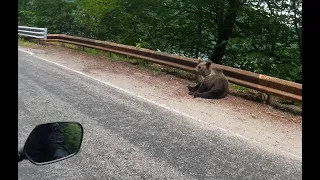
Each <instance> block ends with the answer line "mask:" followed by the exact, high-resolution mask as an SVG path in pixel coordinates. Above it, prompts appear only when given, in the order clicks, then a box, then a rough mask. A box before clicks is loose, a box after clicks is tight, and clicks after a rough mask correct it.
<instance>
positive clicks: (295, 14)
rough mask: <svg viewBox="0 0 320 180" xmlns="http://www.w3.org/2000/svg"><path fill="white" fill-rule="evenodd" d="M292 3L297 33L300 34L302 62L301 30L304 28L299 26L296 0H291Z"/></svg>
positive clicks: (299, 42)
mask: <svg viewBox="0 0 320 180" xmlns="http://www.w3.org/2000/svg"><path fill="white" fill-rule="evenodd" d="M291 3H292V4H291V5H292V9H293V13H294V15H293V21H294V27H295V31H296V34H297V36H298V44H299V49H300V63H302V38H301V34H302V33H301V32H302V31H301V30H302V28H299V27H298V23H299V22H298V19H297V6H296V1H295V0H291Z"/></svg>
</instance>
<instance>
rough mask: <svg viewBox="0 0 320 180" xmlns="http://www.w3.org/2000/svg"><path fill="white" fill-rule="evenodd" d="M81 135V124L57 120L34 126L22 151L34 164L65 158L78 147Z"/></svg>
mask: <svg viewBox="0 0 320 180" xmlns="http://www.w3.org/2000/svg"><path fill="white" fill-rule="evenodd" d="M82 136H83V128H82V126H81V124H78V123H74V122H57V123H48V124H41V125H39V126H37V127H35V128H34V130H33V131H32V132H31V134H30V135H29V137H28V139H27V141H26V144H25V146H24V152H25V154H26V156H27V157H28V159H29V160H30V161H31V162H33V163H34V164H37V165H39V164H47V163H48V162H50V161H58V160H62V159H66V158H68V157H71V156H72V155H74V154H76V153H77V152H78V150H79V149H80V146H81V142H82Z"/></svg>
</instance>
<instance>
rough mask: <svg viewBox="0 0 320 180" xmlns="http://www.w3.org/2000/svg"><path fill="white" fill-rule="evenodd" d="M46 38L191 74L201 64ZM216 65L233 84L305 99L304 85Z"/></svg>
mask: <svg viewBox="0 0 320 180" xmlns="http://www.w3.org/2000/svg"><path fill="white" fill-rule="evenodd" d="M47 41H57V42H63V43H68V44H74V45H78V46H83V47H89V48H94V49H98V50H103V51H107V52H112V53H116V54H121V55H126V56H130V57H133V58H138V59H143V60H146V61H150V62H153V63H157V64H161V65H166V66H170V67H174V68H178V69H182V70H185V71H189V72H192V73H195V71H194V68H195V67H196V66H197V64H198V59H194V58H186V57H181V56H176V55H170V54H167V53H162V52H157V51H152V50H148V49H144V48H136V47H134V46H126V45H122V44H116V43H112V42H106V41H99V40H92V39H88V38H81V37H74V36H67V35H63V34H48V40H47ZM213 65H214V66H216V67H218V68H221V69H222V70H223V72H224V74H225V75H226V76H227V78H228V80H229V81H230V82H231V83H234V84H238V85H241V86H244V87H248V88H251V89H255V90H258V91H261V92H264V93H266V94H268V95H274V96H278V97H282V98H285V99H288V100H292V101H295V102H302V84H299V83H294V82H290V81H286V80H282V79H278V78H274V77H270V76H266V75H262V74H257V73H253V72H249V71H244V70H241V69H237V68H232V67H228V66H223V65H218V64H213Z"/></svg>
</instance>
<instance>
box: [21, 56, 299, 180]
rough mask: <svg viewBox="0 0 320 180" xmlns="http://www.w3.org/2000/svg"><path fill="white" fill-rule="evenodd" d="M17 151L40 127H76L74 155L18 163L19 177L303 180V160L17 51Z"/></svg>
mask: <svg viewBox="0 0 320 180" xmlns="http://www.w3.org/2000/svg"><path fill="white" fill-rule="evenodd" d="M18 89H19V90H18V106H19V111H18V113H19V115H18V117H19V121H18V122H19V131H18V135H19V147H22V146H23V143H24V142H25V140H26V138H27V136H28V134H29V133H30V131H31V130H32V129H33V128H34V127H35V126H36V125H38V124H40V123H45V122H52V121H77V122H80V123H82V124H83V126H84V130H85V134H84V140H83V143H82V148H81V150H80V152H79V154H77V155H76V156H73V157H72V158H70V159H67V160H65V161H61V162H58V163H56V164H50V165H45V166H35V165H33V164H31V163H30V162H28V161H23V162H20V163H19V164H18V170H19V179H50V180H52V179H183V180H186V179H227V180H230V179H254V180H259V179H266V180H271V179H281V180H285V179H288V180H295V179H302V165H301V164H302V162H301V159H297V158H295V157H291V156H289V155H285V154H282V153H280V152H271V151H269V150H268V149H266V148H263V147H262V146H260V145H259V144H255V143H251V142H249V141H247V140H244V139H241V138H239V137H237V136H234V135H232V134H228V133H227V132H223V131H221V130H219V129H216V128H213V127H209V126H208V125H206V124H202V123H201V122H194V120H192V119H189V118H187V117H184V116H182V115H179V114H176V113H175V112H171V111H169V110H167V109H164V108H162V107H160V106H157V105H155V104H151V103H148V102H145V101H144V100H142V99H139V98H138V97H135V96H133V95H129V94H126V93H125V92H122V91H120V90H118V89H115V88H113V87H109V86H107V85H105V84H103V83H100V82H98V81H95V80H92V79H90V78H88V77H85V76H83V75H81V74H78V73H75V72H72V71H69V70H66V69H63V68H61V67H58V66H56V65H54V64H51V63H48V62H46V61H43V60H40V59H38V58H35V57H34V56H32V55H29V54H27V53H25V52H22V51H19V60H18Z"/></svg>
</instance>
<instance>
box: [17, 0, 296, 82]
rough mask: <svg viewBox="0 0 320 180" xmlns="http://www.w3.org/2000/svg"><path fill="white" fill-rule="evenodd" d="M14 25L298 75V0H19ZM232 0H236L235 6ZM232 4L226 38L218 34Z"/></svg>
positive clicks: (285, 75) (283, 75)
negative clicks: (216, 54)
mask: <svg viewBox="0 0 320 180" xmlns="http://www.w3.org/2000/svg"><path fill="white" fill-rule="evenodd" d="M18 3H19V11H18V13H19V16H18V17H19V19H18V23H19V25H27V26H38V27H47V28H48V31H49V33H64V34H70V35H75V36H82V37H88V38H93V39H99V40H106V41H112V42H116V43H121V44H126V45H131V46H136V47H137V48H148V49H152V50H160V51H162V52H167V53H172V54H178V55H183V56H187V57H195V58H199V57H200V58H204V59H210V57H211V56H212V54H213V52H214V50H215V49H216V48H217V47H218V45H217V42H219V44H220V45H221V42H222V43H225V44H226V45H227V46H226V49H225V50H224V49H222V52H223V53H224V57H223V58H222V61H221V62H222V63H223V64H225V65H229V66H232V67H237V68H241V69H244V70H249V71H252V72H257V73H262V74H267V75H271V76H274V77H278V78H282V79H287V80H291V81H296V82H301V72H302V68H301V62H302V59H301V49H302V46H301V27H302V13H301V12H302V11H301V5H302V1H301V0H291V1H285V0H253V1H242V0H214V1H207V0H183V1H182V0H161V1H160V0H126V1H125V0H73V1H68V0H19V1H18ZM234 3H237V4H236V5H235V4H234ZM233 11H237V12H238V13H237V15H236V22H235V23H234V27H233V29H232V33H231V37H230V38H227V39H223V38H222V39H221V37H222V35H223V33H224V32H225V31H227V28H226V26H227V24H228V22H229V21H232V19H228V18H229V17H228V15H229V14H230V13H232V12H233Z"/></svg>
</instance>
